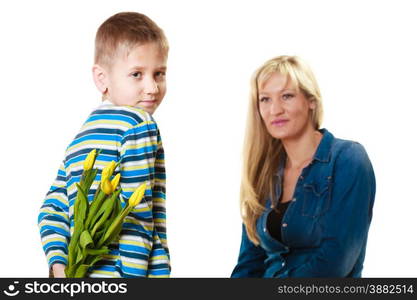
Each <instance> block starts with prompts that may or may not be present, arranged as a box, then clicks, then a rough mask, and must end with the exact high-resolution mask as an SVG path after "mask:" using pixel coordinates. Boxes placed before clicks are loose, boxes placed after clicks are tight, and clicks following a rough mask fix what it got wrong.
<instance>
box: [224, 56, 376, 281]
mask: <svg viewBox="0 0 417 300" xmlns="http://www.w3.org/2000/svg"><path fill="white" fill-rule="evenodd" d="M321 119H322V101H321V95H320V91H319V88H318V85H317V82H316V80H315V77H314V75H313V73H312V71H311V70H310V68H309V67H308V66H307V65H306V63H304V62H303V61H302V60H301V59H300V58H298V57H292V56H280V57H277V58H274V59H271V60H269V61H267V62H266V63H265V64H264V65H262V66H261V67H260V68H259V69H258V70H257V71H256V72H255V73H254V76H253V78H252V93H251V101H250V106H249V114H248V121H247V132H246V137H245V148H244V167H243V176H242V183H241V196H240V197H241V210H242V218H243V232H242V243H241V248H240V253H239V258H238V263H237V265H236V267H235V268H234V270H233V273H232V277H280V278H285V277H360V276H361V272H362V267H363V262H364V258H365V249H366V242H367V235H368V229H369V225H370V222H371V218H372V208H373V203H374V198H375V176H374V172H373V169H372V165H371V162H370V161H369V158H368V155H367V153H366V151H365V149H364V147H363V146H362V145H361V144H359V143H357V142H353V141H348V140H342V139H338V138H335V137H334V136H333V135H332V134H331V133H330V132H329V131H328V130H326V129H323V128H320V125H321Z"/></svg>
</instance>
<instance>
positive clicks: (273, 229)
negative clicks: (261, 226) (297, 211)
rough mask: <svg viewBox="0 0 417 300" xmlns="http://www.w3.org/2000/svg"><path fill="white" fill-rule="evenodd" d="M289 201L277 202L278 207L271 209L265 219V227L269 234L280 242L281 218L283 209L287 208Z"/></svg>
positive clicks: (283, 212)
mask: <svg viewBox="0 0 417 300" xmlns="http://www.w3.org/2000/svg"><path fill="white" fill-rule="evenodd" d="M290 202H291V201H287V202H284V203H283V202H279V203H278V207H276V208H274V209H273V210H271V212H270V213H269V214H268V220H267V224H266V226H267V228H268V232H269V234H270V235H271V236H272V237H273V238H275V239H277V240H278V241H280V242H281V225H282V218H283V217H284V214H285V211H286V210H287V207H288V204H289V203H290Z"/></svg>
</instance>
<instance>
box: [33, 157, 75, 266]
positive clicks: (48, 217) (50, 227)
mask: <svg viewBox="0 0 417 300" xmlns="http://www.w3.org/2000/svg"><path fill="white" fill-rule="evenodd" d="M38 226H39V230H40V235H41V241H42V247H43V250H44V252H45V255H46V258H47V261H48V265H49V267H51V266H52V265H53V264H54V263H62V264H65V265H66V264H67V258H68V240H69V237H70V225H69V217H68V197H67V188H66V172H65V168H64V162H62V163H61V165H60V168H59V170H58V174H57V177H56V179H55V180H54V182H53V184H52V186H51V188H50V190H49V192H48V193H47V194H46V197H45V199H44V201H43V204H42V206H41V208H40V213H39V216H38Z"/></svg>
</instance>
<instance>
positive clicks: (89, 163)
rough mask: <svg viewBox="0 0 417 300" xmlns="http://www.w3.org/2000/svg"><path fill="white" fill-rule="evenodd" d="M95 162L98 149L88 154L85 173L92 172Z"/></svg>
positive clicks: (85, 161)
mask: <svg viewBox="0 0 417 300" xmlns="http://www.w3.org/2000/svg"><path fill="white" fill-rule="evenodd" d="M95 160H96V149H94V150H92V151H90V153H88V155H87V158H86V159H85V160H84V171H88V170H90V169H91V168H92V167H93V165H94V161H95Z"/></svg>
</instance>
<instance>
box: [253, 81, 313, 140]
mask: <svg viewBox="0 0 417 300" xmlns="http://www.w3.org/2000/svg"><path fill="white" fill-rule="evenodd" d="M258 104H259V112H260V114H261V117H262V120H263V121H264V124H265V127H266V128H267V130H268V132H269V134H270V135H271V136H273V137H274V138H277V139H280V140H293V139H297V138H298V137H300V136H302V134H303V133H305V132H306V130H307V129H309V127H310V126H311V128H313V123H312V121H311V119H310V110H312V109H314V108H315V102H314V101H310V100H307V98H306V97H305V96H304V94H303V93H302V92H301V91H298V90H297V89H296V88H295V87H294V85H293V83H292V82H291V80H287V76H283V75H281V74H279V73H273V74H272V75H271V76H270V77H269V78H268V79H267V80H266V81H265V82H264V83H263V84H262V85H261V86H260V88H259V94H258ZM311 128H310V129H311Z"/></svg>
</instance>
